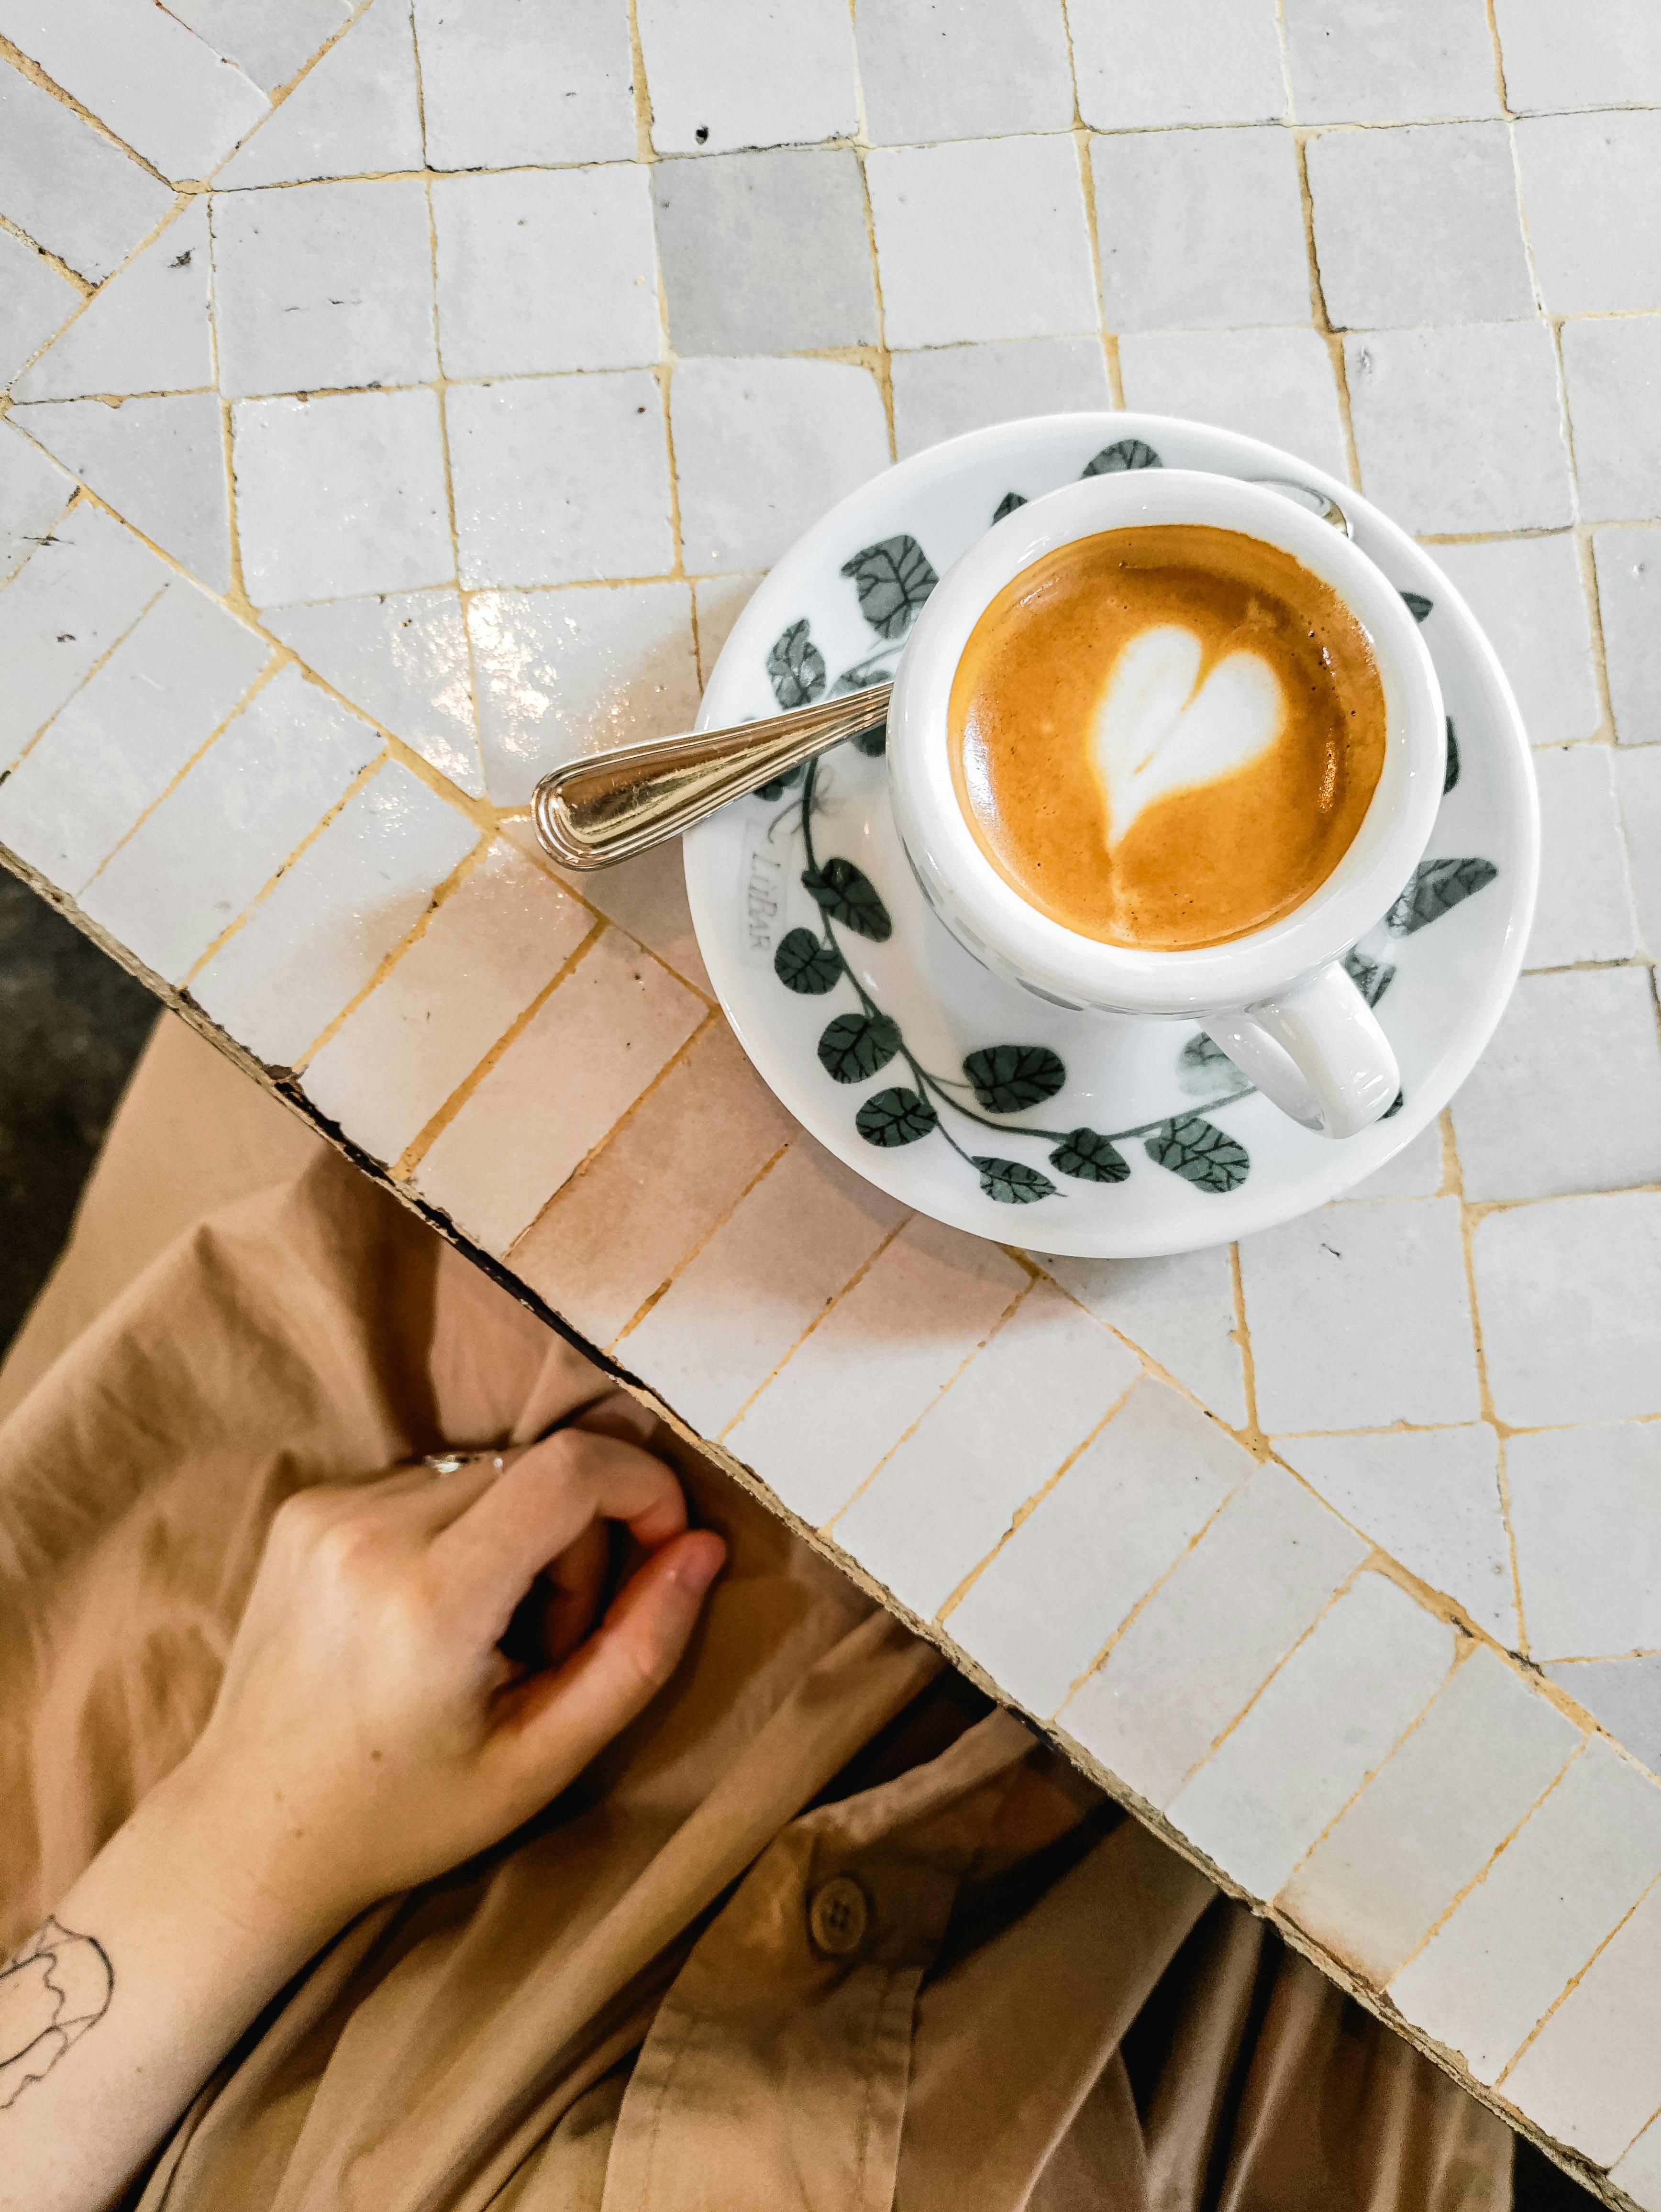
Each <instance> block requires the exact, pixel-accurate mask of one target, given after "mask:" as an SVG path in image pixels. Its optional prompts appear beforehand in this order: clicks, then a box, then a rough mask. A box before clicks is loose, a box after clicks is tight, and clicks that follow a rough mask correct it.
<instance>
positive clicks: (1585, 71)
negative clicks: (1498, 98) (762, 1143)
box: [1494, 0, 1661, 114]
mask: <svg viewBox="0 0 1661 2212" xmlns="http://www.w3.org/2000/svg"><path fill="white" fill-rule="evenodd" d="M1494 28H1495V30H1497V31H1498V33H1500V52H1501V54H1502V55H1503V57H1504V60H1505V69H1506V106H1508V107H1510V108H1511V109H1512V111H1513V112H1516V113H1518V114H1521V113H1523V112H1524V111H1525V110H1527V109H1529V108H1543V109H1548V110H1549V109H1555V108H1563V107H1624V106H1628V105H1630V104H1634V103H1637V104H1639V105H1645V106H1655V105H1661V15H1657V14H1656V12H1655V10H1654V9H1653V8H1652V7H1651V6H1650V5H1649V0H1604V4H1603V6H1602V7H1601V8H1597V9H1585V11H1584V12H1583V13H1582V14H1580V15H1565V13H1564V12H1563V10H1562V9H1561V8H1560V7H1559V6H1558V5H1557V0H1494Z"/></svg>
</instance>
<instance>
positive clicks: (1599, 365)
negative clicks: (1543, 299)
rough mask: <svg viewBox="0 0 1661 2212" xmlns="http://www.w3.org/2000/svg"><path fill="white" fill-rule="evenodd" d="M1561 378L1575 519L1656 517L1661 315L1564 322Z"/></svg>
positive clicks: (1660, 503)
mask: <svg viewBox="0 0 1661 2212" xmlns="http://www.w3.org/2000/svg"><path fill="white" fill-rule="evenodd" d="M1563 380H1564V382H1565V384H1566V385H1567V388H1568V400H1569V420H1570V422H1572V423H1573V426H1574V472H1575V476H1576V477H1577V478H1578V480H1579V485H1580V513H1581V516H1582V519H1583V520H1585V521H1587V522H1622V521H1634V522H1642V521H1648V520H1650V519H1651V518H1652V516H1654V515H1657V514H1661V315H1615V316H1612V317H1609V318H1608V319H1603V318H1599V317H1594V318H1593V319H1591V320H1590V321H1588V322H1571V323H1565V324H1564V325H1563Z"/></svg>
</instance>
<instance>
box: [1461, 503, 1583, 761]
mask: <svg viewBox="0 0 1661 2212" xmlns="http://www.w3.org/2000/svg"><path fill="white" fill-rule="evenodd" d="M1431 558H1432V559H1433V561H1434V562H1435V563H1436V565H1437V567H1438V568H1440V569H1441V570H1442V571H1443V572H1444V574H1445V575H1447V576H1448V577H1449V578H1450V580H1451V582H1452V584H1453V586H1454V588H1455V589H1456V590H1457V592H1459V593H1460V595H1461V596H1462V598H1463V599H1466V600H1467V601H1468V602H1469V605H1470V610H1471V612H1472V613H1473V614H1474V615H1475V617H1476V619H1477V621H1478V622H1479V623H1481V624H1482V628H1483V629H1484V630H1486V631H1487V633H1488V642H1489V643H1490V644H1491V645H1492V646H1493V647H1494V651H1495V652H1496V653H1498V654H1499V656H1500V662H1501V665H1503V667H1504V669H1505V671H1506V676H1507V677H1508V678H1510V681H1511V688H1512V690H1513V691H1514V692H1515V693H1516V694H1517V703H1518V706H1519V707H1520V708H1522V710H1523V720H1524V722H1525V723H1526V724H1527V725H1528V732H1529V738H1530V742H1531V743H1532V744H1536V745H1549V744H1570V743H1572V742H1573V740H1574V739H1576V738H1589V737H1591V735H1592V734H1593V732H1595V731H1596V730H1597V727H1598V726H1599V725H1600V723H1601V722H1602V721H1603V707H1602V704H1601V702H1599V700H1598V696H1597V671H1596V670H1595V668H1594V666H1593V665H1592V653H1591V621H1590V619H1589V617H1588V616H1587V612H1586V594H1585V588H1584V586H1583V585H1582V583H1581V578H1580V562H1579V553H1578V551H1577V549H1576V546H1575V543H1574V539H1573V537H1571V536H1570V535H1569V533H1568V532H1567V531H1565V532H1561V533H1559V534H1557V535H1555V536H1554V537H1550V538H1508V539H1507V538H1494V539H1491V540H1489V541H1488V543H1487V544H1481V545H1438V546H1434V547H1433V548H1432V549H1431ZM1608 629H1609V617H1608V614H1607V612H1606V613H1605V615H1604V635H1605V641H1606V643H1607V639H1608Z"/></svg>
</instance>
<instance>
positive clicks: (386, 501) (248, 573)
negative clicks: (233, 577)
mask: <svg viewBox="0 0 1661 2212" xmlns="http://www.w3.org/2000/svg"><path fill="white" fill-rule="evenodd" d="M231 438H232V462H233V466H234V470H235V473H236V501H237V528H238V532H239V535H240V539H241V544H242V574H243V579H244V581H245V582H246V586H247V590H248V597H249V598H250V599H252V601H253V603H254V605H256V606H257V607H269V606H283V605H288V604H289V603H290V602H292V601H294V600H297V599H349V598H350V597H351V596H352V595H353V594H354V593H356V592H407V591H413V590H415V589H417V587H418V586H422V585H424V584H447V583H450V582H452V581H453V579H454V576H455V553H454V550H453V546H452V544H451V541H450V520H449V501H448V498H447V494H446V491H445V487H444V446H443V437H442V433H441V428H440V424H439V416H438V397H437V394H436V393H435V392H342V393H340V394H338V396H335V397H333V398H326V399H245V400H242V401H240V402H239V403H238V404H237V405H236V406H234V407H233V409H232V410H231Z"/></svg>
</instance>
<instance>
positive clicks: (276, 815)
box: [81, 666, 380, 983]
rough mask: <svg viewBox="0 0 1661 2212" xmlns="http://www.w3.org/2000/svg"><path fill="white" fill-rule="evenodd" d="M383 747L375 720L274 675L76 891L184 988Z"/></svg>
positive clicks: (89, 910) (95, 914) (293, 674)
mask: <svg viewBox="0 0 1661 2212" xmlns="http://www.w3.org/2000/svg"><path fill="white" fill-rule="evenodd" d="M379 751H380V737H379V735H378V734H377V733H376V732H375V731H374V730H372V729H371V728H370V727H369V726H368V723H367V722H364V721H360V720H359V719H358V717H357V716H356V714H348V713H347V712H346V710H345V708H344V707H341V706H338V705H337V704H336V702H334V701H333V700H332V699H331V698H330V697H329V696H328V694H327V693H326V691H322V690H319V688H318V687H317V685H316V684H308V683H307V681H306V679H305V678H304V677H303V676H301V673H300V671H299V670H298V669H297V668H295V667H292V666H290V667H288V668H279V669H278V671H277V674H276V675H275V676H274V677H273V678H271V682H270V683H269V684H265V685H264V686H263V687H262V688H261V689H260V690H259V691H257V692H256V693H255V694H254V696H253V697H252V699H251V700H250V701H249V702H248V704H247V705H246V707H245V708H243V709H242V711H241V713H240V714H238V715H237V716H236V718H235V720H234V721H233V722H232V723H231V725H230V726H229V728H228V729H227V730H226V731H225V732H224V733H223V735H222V737H220V738H217V739H216V741H215V742H214V743H213V744H211V745H210V746H209V748H208V750H207V751H206V752H205V753H204V754H203V756H202V757H201V759H200V760H198V762H197V763H196V764H195V766H194V767H193V768H192V769H190V771H189V772H188V774H186V775H184V776H182V777H181V778H180V780H179V782H178V783H176V784H175V785H174V786H173V789H172V790H171V791H170V792H169V793H167V797H166V798H165V799H163V800H162V801H161V805H159V806H158V807H157V808H156V809H155V811H154V813H152V814H150V815H149V816H148V817H146V818H145V820H144V822H143V823H142V824H141V826H140V827H139V828H138V829H137V831H135V833H134V834H133V835H132V836H131V837H129V838H128V840H127V842H126V843H125V845H123V846H121V847H120V848H119V850H118V851H117V852H116V853H115V854H113V857H112V858H111V859H110V860H107V861H106V863H105V865H104V866H103V867H102V869H101V870H100V872H99V873H98V874H97V875H96V876H94V878H93V879H92V882H91V883H90V884H88V886H87V888H86V890H83V891H82V894H81V906H82V911H83V912H84V913H86V914H88V915H91V917H92V919H93V920H94V921H96V922H99V923H101V924H102V926H103V927H105V928H106V929H107V930H108V931H109V932H110V933H111V934H112V935H113V936H114V937H116V938H119V940H120V941H121V943H122V944H123V945H126V946H127V947H128V948H129V950H130V951H132V952H133V953H134V954H136V955H137V957H138V958H139V959H140V960H142V961H143V963H145V965H146V966H147V967H149V968H153V969H155V971H156V973H157V974H158V975H163V976H165V977H166V978H167V981H169V982H170V983H179V982H182V981H184V979H185V978H186V975H189V973H190V971H191V969H192V968H193V967H194V966H195V965H196V963H197V962H198V960H199V959H200V958H201V957H202V955H203V954H204V952H205V951H207V949H208V947H209V946H210V945H211V944H212V943H213V942H214V940H215V939H216V938H218V937H221V936H222V935H223V934H224V933H225V931H226V930H227V929H228V928H229V927H230V925H231V924H232V922H234V921H235V920H236V918H237V916H238V915H240V914H241V913H243V912H244V911H245V909H246V908H247V907H248V906H249V905H250V904H251V903H252V901H253V900H254V899H255V898H256V897H257V896H259V892H260V890H262V889H263V888H264V887H265V884H267V883H269V882H270V880H271V877H272V876H273V875H275V874H276V872H277V870H278V869H279V868H280V867H281V866H283V863H284V862H285V861H286V860H288V858H289V854H291V853H293V852H294V850H295V848H296V847H297V846H298V845H299V844H300V843H301V841H302V840H303V839H305V838H307V837H308V836H310V835H311V833H312V831H313V829H316V827H317V825H318V823H319V822H320V821H321V820H322V819H323V817H324V816H325V815H326V814H327V813H328V811H329V810H330V808H331V807H332V806H335V805H338V804H339V802H340V800H341V799H343V798H344V795H345V793H346V789H347V787H348V786H349V785H350V783H351V781H352V780H353V778H354V777H355V776H356V775H358V774H359V773H360V771H361V770H362V769H364V768H366V767H368V763H370V762H371V761H372V760H373V759H374V757H375V755H376V754H377V753H378V752H379Z"/></svg>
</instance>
